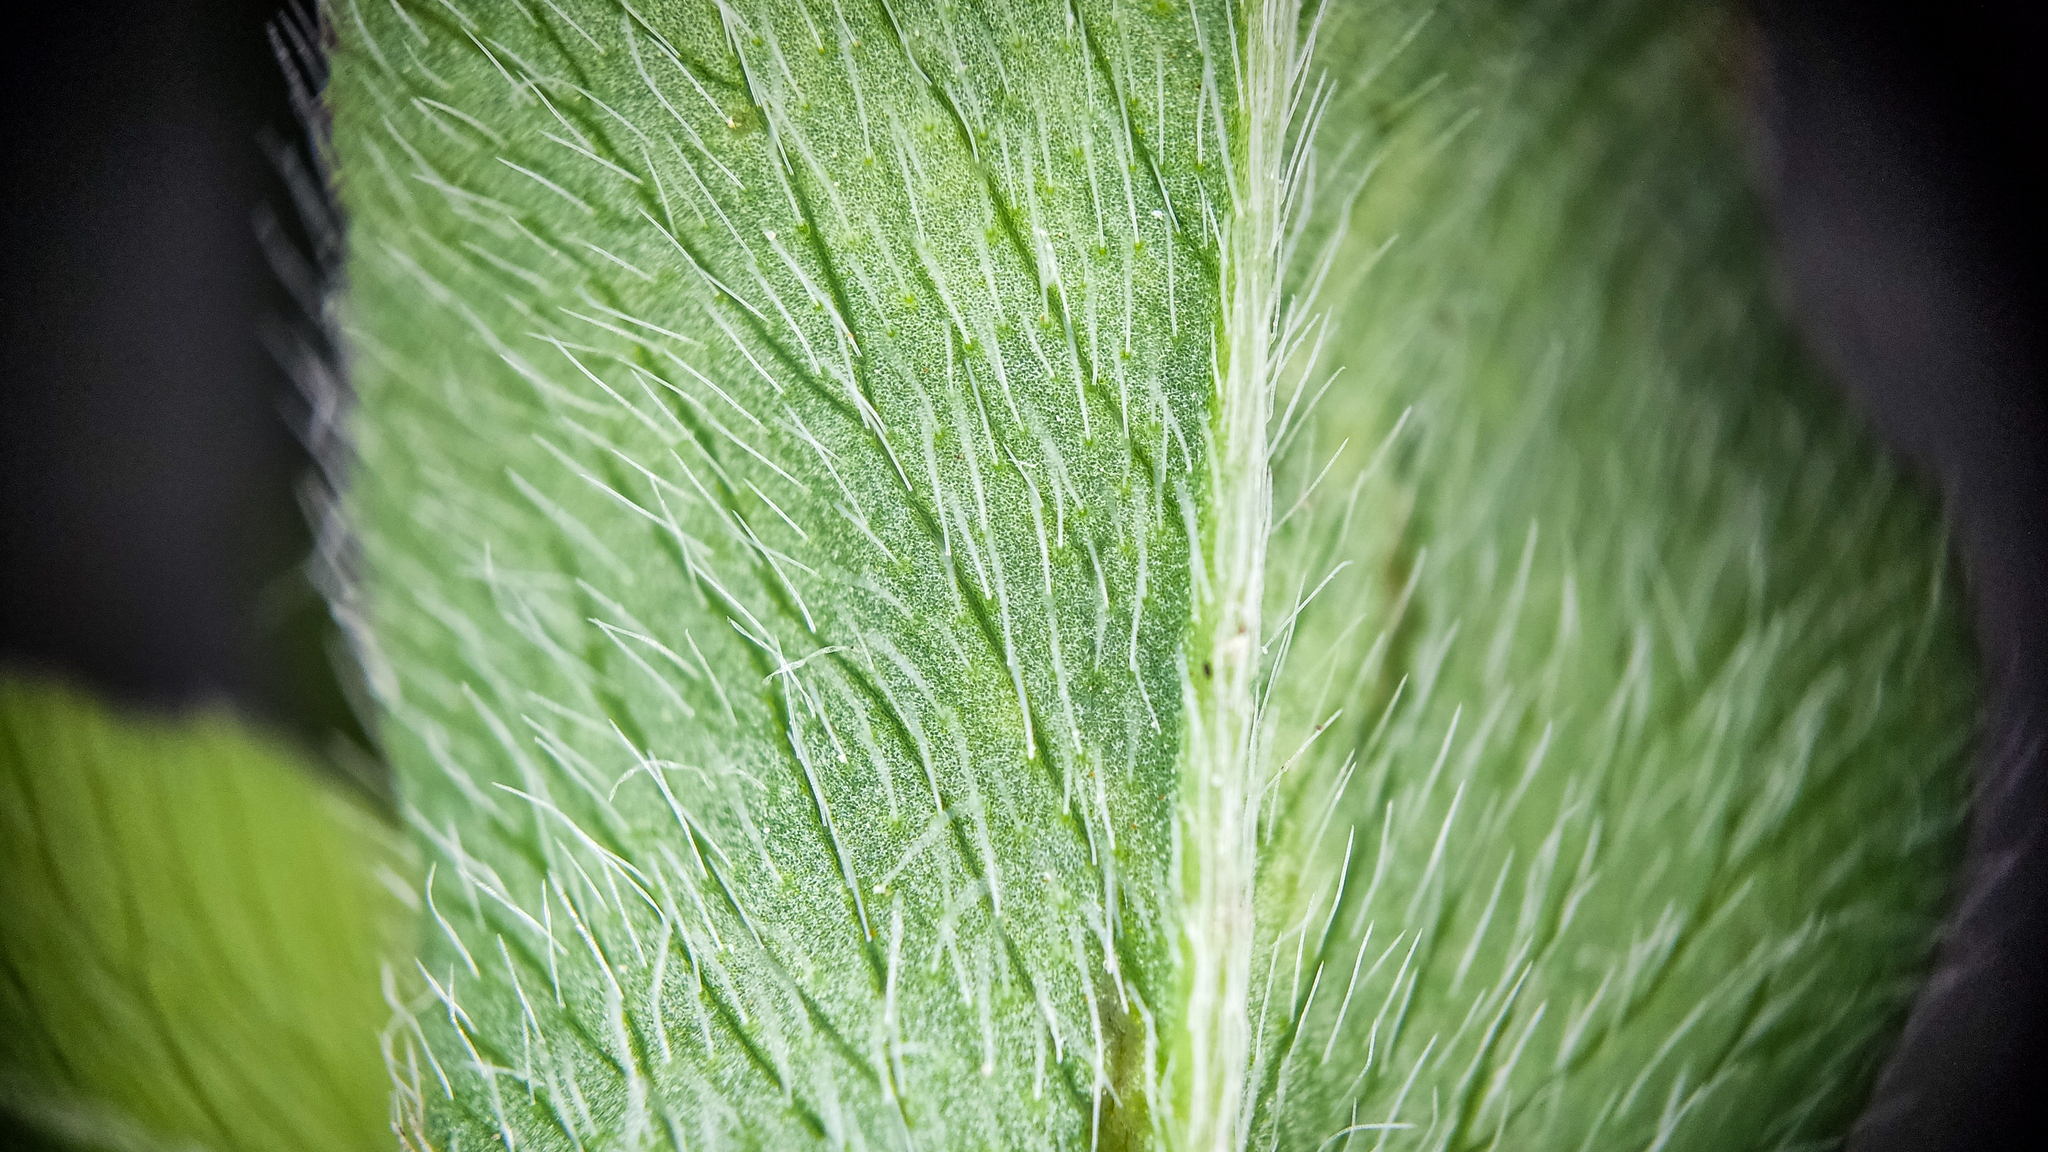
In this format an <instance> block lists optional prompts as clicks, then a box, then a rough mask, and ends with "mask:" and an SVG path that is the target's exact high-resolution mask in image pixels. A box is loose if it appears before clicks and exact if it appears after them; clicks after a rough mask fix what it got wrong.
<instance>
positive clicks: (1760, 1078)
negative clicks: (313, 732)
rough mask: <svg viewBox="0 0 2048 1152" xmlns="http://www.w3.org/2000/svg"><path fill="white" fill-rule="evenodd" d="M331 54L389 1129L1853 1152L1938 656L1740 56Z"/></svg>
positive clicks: (1017, 14) (981, 49)
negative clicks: (389, 779)
mask: <svg viewBox="0 0 2048 1152" xmlns="http://www.w3.org/2000/svg"><path fill="white" fill-rule="evenodd" d="M331 19H332V21H333V25H334V28H335V31H336V33H337V36H338V38H339V48H338V49H337V51H336V55H335V59H334V74H333V77H334V78H333V82H332V85H331V87H330V90H329V94H328V99H329V102H330V107H331V108H332V110H333V113H334V140H333V155H334V158H335V161H336V172H337V176H338V181H339V185H340V190H341V194H342V198H343V201H344V204H345V205H346V207H347V209H348V212H349V214H350V232H349V234H350V258H349V266H348V276H349V286H348V290H347V293H346V296H345V298H344V300H343V301H342V319H343V323H344V327H345V328H346V331H347V333H348V340H349V344H350V346H351V349H352V356H353V360H352V371H353V378H354V383H355V386H356V388H357V389H358V391H359V395H360V398H361V406H360V409H359V411H358V413H357V415H356V419H355V439H356V444H357V448H358V451H359V453H360V457H361V460H360V463H359V466H358V468H357V471H356V477H357V479H356V485H357V486H356V488H355V490H354V492H353V493H352V494H351V497H350V500H351V504H352V509H353V515H354V519H355V523H356V525H357V527H358V529H359V531H360V533H361V536H362V541H363V545H364V548H365V553H366V556H367V558H368V573H369V580H368V583H367V586H366V589H365V596H364V599H363V602H362V603H360V604H356V603H351V604H347V605H344V606H343V607H344V610H345V611H346V612H347V613H348V614H349V615H350V616H351V618H352V619H355V620H357V621H358V627H357V629H356V637H357V642H358V645H359V648H360V651H361V653H362V656H363V659H364V663H365V666H366V668H367V669H368V671H369V677H370V681H371V683H372V686H373V688H374V689H375V691H376V693H377V695H378V698H379V700H380V701H381V704H382V708H383V711H384V739H385V740H386V742H387V744H388V746H389V749H390V752H391V755H392V757H393V759H394V762H395V763H396V765H397V767H398V770H399V773H400V777H401V780H402V782H403V792H404V796H405V802H406V805H407V816H408V820H409V821H410V823H411V824H412V826H413V827H414V828H415V829H416V831H417V834H418V836H419V838H420V840H421V842H422V843H423V844H424V845H425V846H426V848H427V849H428V851H429V854H430V857H431V859H432V860H433V861H434V863H433V865H432V870H431V873H430V878H429V881H428V883H427V886H426V887H427V894H428V897H429V905H430V910H429V914H428V915H427V917H426V930H427V932H428V943H427V945H426V949H425V953H424V955H423V956H422V964H421V969H422V972H423V973H424V977H425V980H426V985H427V992H426V994H425V995H424V996H423V997H422V998H421V1000H420V1001H419V1002H418V1003H417V1004H416V1005H415V1013H414V1016H413V1018H412V1021H411V1026H410V1028H409V1029H408V1031H407V1032H406V1034H405V1036H404V1038H403V1039H402V1041H401V1046H400V1055H399V1058H398V1061H397V1066H398V1067H399V1068H400V1070H401V1071H400V1077H399V1084H398V1087H397V1093H398V1108H399V1111H400V1114H401V1116H402V1118H403V1123H404V1126H405V1132H406V1136H407V1138H408V1140H410V1141H411V1142H412V1143H413V1144H414V1145H416V1146H419V1147H433V1148H437V1149H446V1150H449V1152H453V1150H454V1149H456V1148H462V1147H468V1148H475V1147H479V1146H482V1145H486V1144H493V1143H502V1144H504V1145H505V1146H507V1147H542V1148H586V1149H599V1148H606V1149H608V1148H642V1147H646V1148H676V1149H683V1148H703V1147H741V1148H776V1149H780V1148H795V1147H811V1146H820V1147H886V1148H908V1147H943V1148H978V1147H986V1148H1080V1147H1094V1148H1105V1149H1108V1148H1171V1149H1181V1150H1190V1152H1192V1150H1200V1152H1221V1150H1225V1149H1237V1148H1249V1147H1254V1146H1256V1147H1259V1148H1262V1149H1263V1148H1276V1149H1303V1150H1309V1152H1320V1150H1323V1149H1333V1148H1347V1149H1356V1148H1363V1147H1372V1148H1411V1147H1412V1148H1451V1147H1457V1148H1466V1147H1480V1146H1496V1145H1497V1146H1504V1147H1517V1148H1559V1149H1573V1148H1581V1147H1687V1148H1715V1149H1718V1148H1729V1149H1734V1148H1743V1149H1748V1148H1755V1147H1765V1146H1779V1145H1789V1144H1798V1143H1802V1142H1807V1141H1815V1140H1820V1141H1825V1140H1828V1139H1832V1138H1833V1137H1835V1136H1837V1135H1839V1133H1840V1132H1841V1131H1842V1129H1843V1126H1844V1124H1845V1122H1846V1119H1847V1117H1848V1116H1850V1115H1851V1114H1852V1113H1853V1110H1854V1108H1855V1107H1856V1106H1857V1105H1858V1103H1859V1102H1860V1094H1861V1093H1862V1092H1863V1091H1865V1090H1866V1087H1867V1084H1868V1081H1869V1076H1870V1073H1871V1071H1872V1069H1873V1067H1874V1062H1875V1061H1876V1060H1878V1059H1880V1058H1881V1057H1882V1055H1883V1052H1884V1048H1885V1045H1886V1044H1887V1043H1888V1041H1889V1037H1890V1036H1891V1035H1892V1033H1893V1032H1894V1031H1895V1027H1896V1024H1897V1020H1898V1017H1899V1014H1900V1012H1901V1011H1902V1007H1903V1004H1904V1001H1905V998H1906V997H1907V996H1909V995H1910V992H1911V990H1912V987H1913V982H1914V980H1915V978H1916V974H1917V973H1918V972H1920V971H1921V970H1922V968H1923V966H1924V964H1925V961H1926V957H1927V952H1928V948H1929V945H1930V942H1931V940H1932V933H1933V928H1934V925H1935V923H1936V920H1937V918H1938V915H1939V912H1940V906H1941V896H1942V892H1943V888H1944V884H1945V874H1946V869H1947V867H1948V863H1949V861H1950V860H1951V858H1952V857H1953V855H1954V853H1955V849H1956V845H1957V829H1958V825H1959V817H1960V813H1961V810H1962V806H1963V803H1964V790H1965V780H1964V771H1963V764H1964V754H1965V751H1966V745H1967V738H1968V736H1969V733H1970V723H1971V709H1972V707H1973V699H1974V696H1973V693H1974V687H1973V672H1972V658H1971V654H1970V652H1969V650H1968V647H1967V644H1966V643H1965V641H1964V633H1963V627H1962V622H1961V616H1960V613H1959V612H1958V610H1957V607H1956V605H1955V603H1954V602H1953V595H1952V593H1951V592H1949V591H1948V590H1947V589H1946V588H1945V586H1944V583H1943V577H1944V575H1945V573H1946V567H1945V565H1946V561H1945V559H1944V556H1943V553H1942V546H1941V539H1942V535H1943V532H1942V528H1941V525H1940V522H1939V520H1938V518H1937V516H1936V515H1935V512H1934V509H1933V507H1932V505H1931V503H1930V502H1929V501H1928V500H1927V499H1926V497H1925V496H1924V495H1923V494H1921V493H1920V492H1918V491H1917V490H1916V489H1915V488H1914V487H1913V485H1911V484H1910V483H1908V482H1907V481H1906V480H1905V479H1904V478H1902V477H1900V476H1899V475H1898V474H1897V473H1896V472H1895V470H1894V469H1893V468H1892V467H1891V466H1890V465H1889V464H1888V463H1886V462H1885V461H1884V460H1883V459H1882V458H1881V457H1880V455H1879V454H1878V452H1877V451H1876V450H1875V449H1874V447H1873V446H1872V445H1871V444H1870V443H1869V441H1868V440H1867V438H1866V437H1865V436H1864V435H1863V434H1862V433H1860V432H1859V431H1857V430H1856V429H1855V428H1854V426H1853V424H1852V423H1851V421H1849V419H1848V418H1847V417H1846V415H1845V414H1843V413H1841V412H1840V411H1838V407H1839V405H1838V402H1837V401H1835V400H1834V399H1833V398H1832V396H1830V394H1829V393H1828V392H1827V390H1826V389H1825V387H1824V386H1823V385H1822V384H1821V383H1820V382H1819V381H1818V380H1817V379H1816V378H1815V376H1814V374H1813V372H1812V371H1811V369H1810V368H1808V367H1807V366H1806V364H1805V363H1804V361H1803V360H1802V359H1801V357H1800V356H1799V354H1798V352H1797V350H1796V349H1795V347H1794V346H1793V343H1792V340H1791V338H1790V336H1789V334H1788V332H1787V331H1786V329H1785V326H1784V325H1783V323H1782V322H1781V321H1780V320H1779V319H1778V318H1777V317H1776V316H1775V314H1774V313H1773V311H1772V309H1771V308H1770V306H1769V300H1768V298H1767V292H1766V279H1767V277H1766V274H1765V269H1764V265H1763V262H1762V256H1761V252H1762V242H1761V229H1760V227H1759V224H1758V221H1757V219H1756V217H1755V212H1754V209H1753V208H1752V207H1751V205H1750V204H1749V202H1748V198H1747V194H1746V192H1745V190H1744V188H1743V185H1742V181H1741V178H1740V176H1741V174H1740V170H1739V164H1738V163H1737V148H1736V145H1735V140H1734V132H1733V128H1732V125H1733V116H1732V114H1731V113H1730V111H1729V109H1728V107H1727V105H1728V104H1729V103H1730V102H1731V98H1730V97H1729V96H1727V95H1726V94H1725V91H1724V90H1725V89H1726V88H1727V87H1728V85H1729V81H1728V80H1726V79H1725V78H1724V77H1723V76H1722V75H1721V74H1720V72H1719V69H1720V68H1721V67H1722V63H1721V62H1722V61H1725V60H1726V59H1727V58H1728V56H1729V55H1730V53H1731V47H1730V46H1731V45H1732V44H1733V43H1734V42H1735V38H1736V36H1737V32H1736V30H1735V29H1734V28H1733V27H1732V26H1731V25H1730V24H1729V22H1728V20H1727V19H1726V18H1725V17H1723V16H1720V15H1717V14H1716V13H1714V12H1712V11H1710V10H1703V9H1694V8H1688V7H1680V8H1678V9H1677V10H1671V9H1668V8H1666V7H1665V6H1660V5H1654V4H1648V3H1635V2H1631V0H1577V2H1555V3H1532V4H1526V5H1515V4H1505V3H1485V2H1461V3H1453V4H1442V5H1425V4H1419V3H1410V2H1407V0H1389V2H1385V3H1373V4H1367V3H1356V4H1351V3H1334V2H1333V3H1331V4H1329V5H1328V6H1327V7H1326V8H1325V9H1321V10H1313V9H1312V10H1306V11H1304V10H1302V9H1300V8H1298V7H1297V6H1295V5H1293V4H1290V3H1282V2H1279V0H1254V2H1250V3H1238V2H1231V0H1218V2H1215V3H1206V2H1204V0H1194V2H1192V3H1185V4H1173V3H1135V2H1128V0H1102V2H1095V0H1073V2H1071V3H1055V2H1050V0H991V2H990V3H986V4H976V5H945V4H936V5H935V4H926V3H902V2H898V0H869V2H866V3H848V2H846V0H838V2H837V3H799V2H796V0H786V2H773V0H771V2H768V3H752V2H745V3H740V2H679V3H663V4H653V3H647V4H639V3H637V2H636V3H634V4H626V3H616V4H614V3H598V2H595V0H573V2H572V0H543V2H541V3H520V4H513V5H499V6H489V7H487V6H483V5H466V4H462V3H459V2H458V0H436V2H435V3H432V4H428V3H423V2H415V3H408V2H405V0H396V2H391V3H365V2H362V0H342V2H340V3H337V4H336V6H335V7H334V10H333V11H332V13H331ZM1340 446H1341V448H1340Z"/></svg>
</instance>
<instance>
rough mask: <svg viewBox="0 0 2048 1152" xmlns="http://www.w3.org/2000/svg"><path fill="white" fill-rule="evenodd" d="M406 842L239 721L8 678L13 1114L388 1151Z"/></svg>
mask: <svg viewBox="0 0 2048 1152" xmlns="http://www.w3.org/2000/svg"><path fill="white" fill-rule="evenodd" d="M409 872H410V869H409V868H408V867H407V865H406V853H405V852H404V851H403V845H402V844H401V843H400V842H399V841H398V839H397V837H395V836H393V835H392V833H391V831H390V829H389V828H388V827H386V826H385V825H383V824H382V823H381V822H380V821H379V820H378V819H377V817H375V816H374V815H372V814H371V813H370V812H368V811H367V810H366V809H365V808H364V807H362V806H361V805H360V804H359V803H357V802H356V801H355V800H354V799H352V798H349V797H345V796H343V795H342V794H341V793H340V792H339V791H338V790H336V789H335V788H333V787H332V786H331V785H329V784H328V783H326V782H324V781H322V780H320V779H318V778H317V777H316V776H315V775H314V774H313V772H312V770H311V769H310V768H309V767H308V766H307V765H306V764H304V763H303V762H302V761H301V759H300V758H299V757H298V756H297V755H296V754H295V753H292V752H289V751H287V750H286V749H284V748H281V747H279V746H278V745H276V744H275V743H273V742H272V741H270V740H268V739H266V738H262V737H260V736H258V735H256V734H254V733H252V732H250V731H249V730H248V729H247V728H246V727H244V726H243V725H242V724H240V723H239V722H237V721H235V720H234V719H232V718H230V717H228V716H225V715H221V714H208V715H204V716H198V717H192V718H183V719H178V720H169V719H163V718H157V717H147V718H144V717H136V716H130V715H122V714H119V713H116V712H114V711H112V710H110V709H108V708H107V707H105V706H104V705H102V704H100V703H99V702H97V701H94V700H92V699H89V698H87V697H85V696H83V695H82V694H80V693H78V692H76V691H73V690H71V689H68V688H64V687H61V686H57V685H53V684H50V683H46V682H39V681H34V680H30V679H27V678H25V677H22V676H20V675H17V674H15V673H13V672H11V671H10V672H8V673H6V674H5V675H4V676H0V922H4V923H5V924H6V926H7V927H6V931H5V933H4V935H0V976H4V981H0V1110H4V1111H6V1112H7V1113H10V1114H12V1115H13V1116H15V1117H17V1118H19V1119H20V1120H21V1121H23V1122H25V1123H26V1124H28V1125H30V1126H31V1127H32V1128H34V1129H37V1130H39V1131H41V1132H42V1133H43V1134H45V1135H47V1136H50V1137H52V1138H56V1139H60V1140H62V1141H63V1146H65V1147H70V1148H81V1149H113V1150H117V1152H141V1150H158V1149H162V1150H169V1149H179V1150H195V1149H204V1150H208V1152H237V1150H243V1149H250V1150H253V1149H275V1148H293V1149H305V1150H307V1152H367V1150H369V1149H374V1148H379V1147H386V1146H388V1144H389V1142H390V1137H389V1135H388V1133H387V1125H388V1122H389V1119H388V1110H387V1108H386V1104H385V1097H386V1093H385V1090H384V1087H385V1084H386V1082H387V1080H388V1077H387V1076H386V1073H385V1070H384V1062H383V1060H382V1059H381V1058H380V1056H379V1052H378V1032H379V1029H380V1028H381V1027H382V1025H383V1023H384V1021H385V1020H386V1019H387V1018H388V1017H389V1014H390V1013H389V1009H388V1008H386V1007H385V1005H384V1000H383V996H382V993H381V990H380V968H381V965H382V964H383V962H384V960H385V958H386V956H387V954H389V953H391V952H394V951H397V950H399V949H401V948H403V947H405V946H407V944H408V943H409V941H410V937H411V935H412V933H411V932H410V916H409V915H408V914H407V913H406V911H405V909H404V907H403V903H402V900H401V897H408V898H409V896H410V892H409V888H410V886H411V885H412V884H413V883H414V882H415V878H414V877H411V876H410V875H409Z"/></svg>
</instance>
